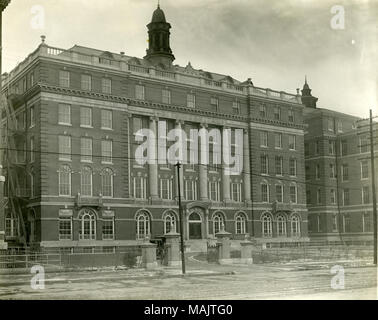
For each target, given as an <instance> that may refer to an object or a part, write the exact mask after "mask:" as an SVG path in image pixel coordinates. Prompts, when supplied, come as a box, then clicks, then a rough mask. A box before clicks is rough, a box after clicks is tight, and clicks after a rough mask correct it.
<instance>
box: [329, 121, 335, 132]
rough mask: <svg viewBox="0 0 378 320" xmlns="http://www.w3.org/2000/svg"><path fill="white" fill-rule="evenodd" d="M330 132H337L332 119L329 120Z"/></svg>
mask: <svg viewBox="0 0 378 320" xmlns="http://www.w3.org/2000/svg"><path fill="white" fill-rule="evenodd" d="M328 131H330V132H334V131H335V126H334V122H333V119H332V118H329V119H328Z"/></svg>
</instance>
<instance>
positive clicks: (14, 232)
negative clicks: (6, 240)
mask: <svg viewBox="0 0 378 320" xmlns="http://www.w3.org/2000/svg"><path fill="white" fill-rule="evenodd" d="M5 236H6V237H17V236H18V219H17V218H16V217H15V216H14V215H12V213H11V211H10V210H9V209H6V212H5Z"/></svg>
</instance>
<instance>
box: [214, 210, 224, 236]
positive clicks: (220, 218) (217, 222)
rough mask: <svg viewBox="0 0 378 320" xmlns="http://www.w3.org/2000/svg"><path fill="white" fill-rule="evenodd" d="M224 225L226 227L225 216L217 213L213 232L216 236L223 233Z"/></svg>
mask: <svg viewBox="0 0 378 320" xmlns="http://www.w3.org/2000/svg"><path fill="white" fill-rule="evenodd" d="M222 224H223V225H224V219H223V216H222V215H221V214H220V213H216V214H214V215H213V231H214V234H216V233H218V232H219V231H221V228H222Z"/></svg>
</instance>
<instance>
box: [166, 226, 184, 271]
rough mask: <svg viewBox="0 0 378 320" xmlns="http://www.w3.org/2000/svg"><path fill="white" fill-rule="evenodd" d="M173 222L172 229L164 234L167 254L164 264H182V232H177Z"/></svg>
mask: <svg viewBox="0 0 378 320" xmlns="http://www.w3.org/2000/svg"><path fill="white" fill-rule="evenodd" d="M174 230H176V228H175V227H174V224H173V222H172V223H171V231H170V232H168V233H166V234H165V235H164V237H165V256H164V261H163V264H164V265H166V266H170V267H171V266H181V258H180V234H179V233H177V232H175V231H174Z"/></svg>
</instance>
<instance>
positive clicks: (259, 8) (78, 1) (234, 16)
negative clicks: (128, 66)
mask: <svg viewBox="0 0 378 320" xmlns="http://www.w3.org/2000/svg"><path fill="white" fill-rule="evenodd" d="M160 3H161V8H162V9H163V10H164V12H165V15H166V18H167V20H168V22H170V23H171V25H172V30H171V34H172V35H171V47H172V50H173V53H174V55H175V57H176V61H175V62H174V63H175V64H179V65H182V66H186V65H187V63H188V61H190V62H191V63H192V66H193V67H194V68H198V69H203V70H208V71H213V72H217V73H223V74H226V75H230V76H232V77H234V78H236V79H238V80H240V81H245V80H246V79H247V78H252V81H253V83H254V85H255V86H258V87H264V88H271V89H275V90H279V91H281V90H282V91H286V92H290V93H295V92H296V88H299V87H300V88H302V86H303V83H304V76H305V74H306V75H307V78H308V82H309V84H310V87H311V88H312V89H313V95H315V96H317V97H318V98H319V102H318V105H319V106H320V107H324V108H328V109H331V110H336V111H341V112H346V113H351V114H354V115H357V116H361V117H366V116H368V110H369V108H373V110H374V111H375V112H376V113H377V114H378V108H377V103H378V102H377V91H378V89H377V69H378V67H377V66H378V62H377V58H378V55H377V53H378V50H377V43H378V26H377V17H378V0H349V1H341V0H161V1H160ZM36 5H39V6H41V8H43V11H44V14H45V19H44V25H43V26H41V25H39V26H40V27H42V28H36V27H38V25H36V24H35V21H36V20H35V19H36V14H37V13H36V12H40V11H39V10H38V7H35V6H36ZM156 5H157V0H102V1H100V0H38V1H36V0H11V3H10V4H9V6H8V7H7V8H6V10H5V12H4V13H3V71H4V72H5V71H10V70H11V69H13V68H14V67H15V66H16V64H17V63H18V62H21V61H22V60H23V59H24V58H25V57H26V56H27V55H28V54H29V53H30V52H31V51H33V50H34V49H35V48H36V47H37V46H38V45H39V43H40V38H39V36H40V35H41V34H44V35H46V37H47V38H46V43H47V44H48V45H51V46H55V47H59V48H70V47H72V46H73V45H75V44H78V45H82V46H88V47H92V48H96V49H100V50H104V51H111V52H120V51H125V52H126V54H127V55H129V56H137V57H143V56H144V55H145V50H146V47H147V28H146V25H147V24H148V23H149V22H150V20H151V16H152V12H153V11H154V10H155V8H156ZM334 5H342V6H343V8H344V9H345V28H344V29H341V30H340V29H338V30H335V29H333V28H332V27H331V23H330V22H331V19H332V17H333V16H334V14H333V13H331V8H332V7H333V6H334ZM34 10H37V11H34ZM33 12H34V13H33ZM33 21H34V24H33Z"/></svg>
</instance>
